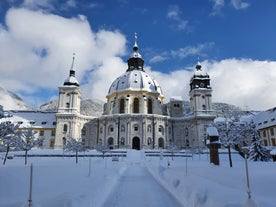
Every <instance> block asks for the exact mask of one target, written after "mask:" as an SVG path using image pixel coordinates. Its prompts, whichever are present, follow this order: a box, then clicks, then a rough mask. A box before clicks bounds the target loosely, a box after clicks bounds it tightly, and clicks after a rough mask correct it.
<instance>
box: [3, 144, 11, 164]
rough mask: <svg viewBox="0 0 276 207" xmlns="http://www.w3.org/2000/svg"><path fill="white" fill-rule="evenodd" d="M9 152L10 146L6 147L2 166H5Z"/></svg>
mask: <svg viewBox="0 0 276 207" xmlns="http://www.w3.org/2000/svg"><path fill="white" fill-rule="evenodd" d="M9 151H10V146H7V151H6V155H5V158H4V162H3V165H5V164H6V160H7V157H8V153H9Z"/></svg>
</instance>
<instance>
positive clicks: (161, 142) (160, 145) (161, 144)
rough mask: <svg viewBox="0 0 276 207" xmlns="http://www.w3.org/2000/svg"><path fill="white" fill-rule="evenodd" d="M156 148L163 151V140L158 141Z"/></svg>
mask: <svg viewBox="0 0 276 207" xmlns="http://www.w3.org/2000/svg"><path fill="white" fill-rule="evenodd" d="M158 148H162V149H164V139H163V138H159V139H158Z"/></svg>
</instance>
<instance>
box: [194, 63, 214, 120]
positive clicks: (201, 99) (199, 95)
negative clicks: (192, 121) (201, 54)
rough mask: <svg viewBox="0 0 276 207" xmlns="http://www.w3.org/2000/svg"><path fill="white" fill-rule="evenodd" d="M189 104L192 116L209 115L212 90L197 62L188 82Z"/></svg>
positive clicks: (206, 75) (207, 76) (207, 77)
mask: <svg viewBox="0 0 276 207" xmlns="http://www.w3.org/2000/svg"><path fill="white" fill-rule="evenodd" d="M189 95H190V103H191V111H192V114H193V115H194V116H198V115H203V114H210V113H211V111H212V88H211V86H210V77H209V75H208V74H207V73H206V72H205V71H204V70H203V69H202V66H201V64H200V62H199V61H198V62H197V64H196V67H195V71H194V74H193V76H192V78H191V80H190V93H189Z"/></svg>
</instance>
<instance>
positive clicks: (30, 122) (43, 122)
mask: <svg viewBox="0 0 276 207" xmlns="http://www.w3.org/2000/svg"><path fill="white" fill-rule="evenodd" d="M7 123H8V124H11V123H12V122H11V121H7ZM23 123H24V122H23V121H18V122H17V124H19V125H20V124H23ZM28 123H29V124H31V125H34V124H35V123H36V122H35V121H28ZM40 124H41V125H46V124H47V121H42V122H41V123H40ZM56 124H57V122H55V121H54V122H52V125H53V126H55V125H56Z"/></svg>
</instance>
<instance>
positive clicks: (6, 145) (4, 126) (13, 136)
mask: <svg viewBox="0 0 276 207" xmlns="http://www.w3.org/2000/svg"><path fill="white" fill-rule="evenodd" d="M18 128H19V125H18V124H16V125H14V124H12V123H10V122H2V123H0V146H1V151H5V152H6V154H5V157H4V161H3V165H5V164H6V160H7V157H8V153H9V151H10V150H11V149H17V148H20V145H21V139H20V132H19V131H18V130H17V129H18Z"/></svg>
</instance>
